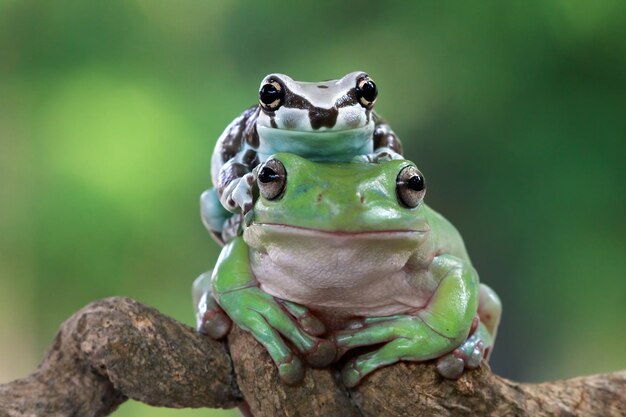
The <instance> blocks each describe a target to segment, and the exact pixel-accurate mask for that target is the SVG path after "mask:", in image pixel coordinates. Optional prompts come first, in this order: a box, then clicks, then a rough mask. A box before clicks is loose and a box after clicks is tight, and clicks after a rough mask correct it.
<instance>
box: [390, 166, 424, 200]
mask: <svg viewBox="0 0 626 417" xmlns="http://www.w3.org/2000/svg"><path fill="white" fill-rule="evenodd" d="M396 193H397V194H398V200H399V201H400V203H402V205H404V206H405V207H408V208H415V207H417V206H418V205H419V204H420V203H421V201H422V200H423V199H424V194H426V180H425V179H424V176H423V175H422V173H421V172H420V171H419V169H417V168H415V167H414V166H412V165H409V166H407V167H404V168H402V171H400V173H399V174H398V177H397V178H396Z"/></svg>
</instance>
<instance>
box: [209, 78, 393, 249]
mask: <svg viewBox="0 0 626 417" xmlns="http://www.w3.org/2000/svg"><path fill="white" fill-rule="evenodd" d="M377 97H378V89H377V87H376V84H375V83H374V81H373V80H372V79H371V78H370V77H369V76H368V75H367V74H366V73H364V72H362V71H356V72H351V73H350V74H347V75H346V76H344V77H343V78H341V79H338V80H330V81H323V82H300V81H294V80H293V79H291V78H290V77H288V76H287V75H284V74H270V75H268V76H266V77H265V78H264V79H263V81H262V82H261V86H260V89H259V104H258V105H256V106H253V107H251V108H249V109H247V110H246V111H244V112H243V113H242V114H241V115H240V116H239V117H237V118H236V119H235V120H234V121H233V122H232V123H231V124H230V125H228V127H226V129H225V130H224V132H223V133H222V135H221V136H220V137H219V139H218V140H217V144H216V146H215V150H214V152H213V156H212V160H211V178H212V182H213V186H214V188H212V189H209V190H207V191H206V192H205V193H204V194H203V195H202V197H201V213H202V218H203V222H204V224H205V226H206V227H207V229H208V230H209V232H210V233H211V234H212V236H213V237H214V238H215V239H216V240H218V241H222V242H223V241H225V240H228V238H227V237H226V236H232V235H236V234H237V231H236V230H235V231H233V230H232V229H233V228H237V227H238V223H237V222H232V221H231V222H230V223H229V222H228V220H230V219H236V217H235V218H232V216H231V215H230V213H229V212H231V213H245V212H247V211H248V210H250V209H251V208H252V204H253V202H254V198H253V194H252V188H253V185H254V182H255V179H254V171H253V168H254V167H255V166H257V165H258V164H259V163H262V162H265V160H266V159H267V158H268V157H269V156H270V155H272V154H274V153H277V152H289V153H294V154H297V155H300V156H302V157H304V158H307V159H310V160H312V161H350V160H352V159H353V158H355V157H356V158H360V159H362V160H365V161H370V162H377V161H381V160H387V159H393V158H399V157H400V155H401V154H402V144H401V142H400V140H399V139H398V138H397V136H396V135H395V133H394V132H393V131H392V130H391V128H390V127H389V126H388V125H387V124H386V123H385V122H384V121H383V120H382V119H381V118H380V117H379V116H378V115H377V114H376V113H375V112H374V110H373V109H374V104H375V102H376V99H377ZM224 208H225V209H227V210H228V211H226V210H224ZM225 222H226V230H225V233H226V235H225V236H222V231H223V229H224V224H225Z"/></svg>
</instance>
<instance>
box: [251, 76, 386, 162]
mask: <svg viewBox="0 0 626 417" xmlns="http://www.w3.org/2000/svg"><path fill="white" fill-rule="evenodd" d="M377 95H378V91H377V88H376V84H374V81H372V79H371V78H370V77H369V76H368V75H367V74H366V73H364V72H362V71H356V72H351V73H350V74H348V75H346V76H344V77H343V78H341V79H339V80H330V81H323V82H300V81H294V80H293V79H291V78H290V77H288V76H287V75H284V74H270V75H268V76H266V77H265V78H264V79H263V81H262V82H261V87H260V89H259V106H260V112H259V116H258V119H257V132H258V134H259V138H260V139H261V140H260V142H261V144H262V145H261V146H262V147H265V148H266V149H260V150H259V151H260V152H261V153H276V152H283V151H288V152H294V153H297V154H298V155H302V156H305V157H308V158H309V159H311V157H313V158H315V157H319V159H323V160H328V159H329V158H327V157H326V156H327V155H329V156H333V155H338V156H339V157H338V160H344V159H345V160H349V159H350V158H342V155H343V154H351V156H354V155H355V154H359V153H367V152H368V150H367V149H362V148H363V147H364V146H365V144H366V143H367V141H368V139H371V137H372V132H373V131H374V120H373V118H372V114H371V113H372V109H373V107H374V103H375V102H376V98H377ZM370 142H371V141H370ZM346 146H347V147H348V148H349V149H344V148H345V147H346ZM294 147H295V149H294ZM309 150H310V152H309ZM325 150H326V151H327V152H325ZM364 151H365V152H364ZM369 151H370V152H371V150H369ZM309 153H310V154H311V155H309ZM331 159H332V158H331Z"/></svg>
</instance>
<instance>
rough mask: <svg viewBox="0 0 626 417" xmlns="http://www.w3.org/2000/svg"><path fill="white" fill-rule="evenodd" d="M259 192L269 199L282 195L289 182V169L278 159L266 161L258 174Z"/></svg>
mask: <svg viewBox="0 0 626 417" xmlns="http://www.w3.org/2000/svg"><path fill="white" fill-rule="evenodd" d="M257 184H258V185H259V192H260V193H261V195H262V196H263V197H264V198H266V199H268V200H275V199H276V198H278V197H280V196H281V195H282V193H283V190H284V189H285V185H286V184H287V171H285V166H284V165H283V164H282V162H280V161H279V160H278V159H270V160H268V161H267V162H265V163H264V164H263V165H262V166H261V168H260V169H259V173H258V174H257Z"/></svg>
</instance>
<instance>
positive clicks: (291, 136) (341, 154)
mask: <svg viewBox="0 0 626 417" xmlns="http://www.w3.org/2000/svg"><path fill="white" fill-rule="evenodd" d="M257 132H258V134H259V138H261V140H260V141H259V142H260V144H259V148H258V149H257V152H258V153H259V154H261V155H266V156H269V155H273V154H275V153H279V152H289V153H294V154H296V155H300V156H302V157H303V158H306V159H309V160H312V161H336V162H349V161H350V160H352V158H354V157H355V156H357V155H365V154H368V153H372V152H373V151H374V147H373V141H372V140H371V139H372V135H373V133H374V124H373V123H368V124H367V125H365V126H361V127H357V128H354V129H345V130H325V131H317V130H312V131H303V130H287V129H277V128H272V127H267V126H257Z"/></svg>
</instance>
